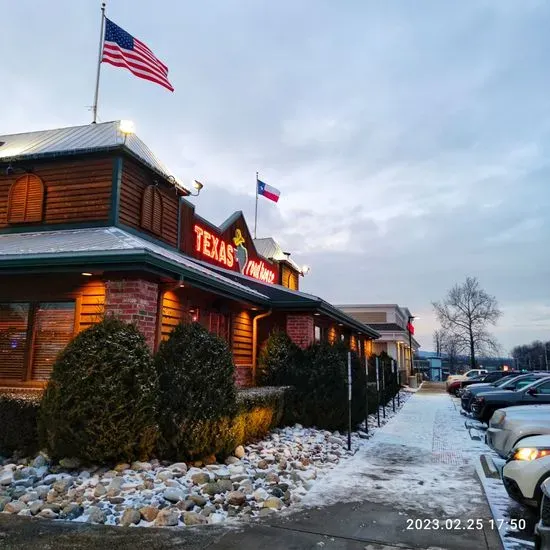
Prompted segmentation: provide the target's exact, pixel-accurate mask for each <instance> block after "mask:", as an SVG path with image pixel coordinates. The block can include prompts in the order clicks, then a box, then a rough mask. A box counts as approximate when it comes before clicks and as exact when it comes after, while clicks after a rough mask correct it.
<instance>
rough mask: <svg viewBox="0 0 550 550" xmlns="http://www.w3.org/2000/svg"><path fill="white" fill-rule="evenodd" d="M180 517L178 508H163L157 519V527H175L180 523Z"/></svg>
mask: <svg viewBox="0 0 550 550" xmlns="http://www.w3.org/2000/svg"><path fill="white" fill-rule="evenodd" d="M179 517H180V514H179V511H178V510H177V508H163V509H162V510H160V511H159V513H158V515H157V517H156V519H155V525H156V526H157V527H168V526H172V527H173V526H174V525H177V524H178V521H179Z"/></svg>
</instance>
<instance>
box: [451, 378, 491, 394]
mask: <svg viewBox="0 0 550 550" xmlns="http://www.w3.org/2000/svg"><path fill="white" fill-rule="evenodd" d="M483 377H484V375H479V376H472V377H471V378H468V380H471V381H472V382H482V381H483ZM463 382H464V380H453V381H452V382H451V383H450V384H449V385H448V387H447V391H448V392H449V393H450V394H451V395H455V396H456V397H460V388H461V384H462V383H463Z"/></svg>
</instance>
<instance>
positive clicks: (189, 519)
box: [182, 512, 208, 525]
mask: <svg viewBox="0 0 550 550" xmlns="http://www.w3.org/2000/svg"><path fill="white" fill-rule="evenodd" d="M182 519H183V523H185V525H202V524H204V523H207V521H208V520H207V519H206V518H205V517H204V516H201V515H200V514H197V513H196V512H184V513H183V514H182Z"/></svg>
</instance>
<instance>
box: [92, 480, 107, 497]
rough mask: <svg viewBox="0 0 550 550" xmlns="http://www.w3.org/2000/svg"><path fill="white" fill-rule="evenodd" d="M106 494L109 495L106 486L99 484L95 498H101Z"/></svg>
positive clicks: (95, 491)
mask: <svg viewBox="0 0 550 550" xmlns="http://www.w3.org/2000/svg"><path fill="white" fill-rule="evenodd" d="M106 494H107V489H106V488H105V485H102V484H101V483H98V484H97V486H96V488H95V489H94V496H95V497H98V498H99V497H102V496H103V495H106Z"/></svg>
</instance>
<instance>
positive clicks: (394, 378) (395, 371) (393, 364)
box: [391, 359, 397, 412]
mask: <svg viewBox="0 0 550 550" xmlns="http://www.w3.org/2000/svg"><path fill="white" fill-rule="evenodd" d="M391 370H392V374H393V380H394V383H393V392H392V393H393V396H392V398H391V402H392V407H393V412H395V388H396V387H397V369H396V368H395V359H392V360H391Z"/></svg>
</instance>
